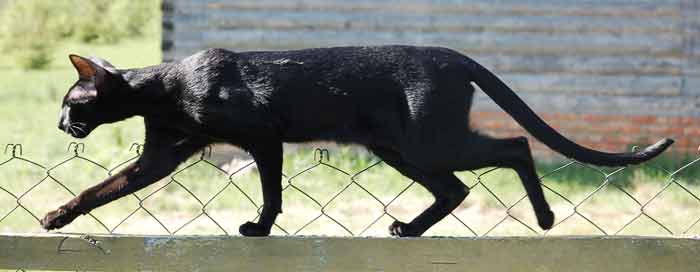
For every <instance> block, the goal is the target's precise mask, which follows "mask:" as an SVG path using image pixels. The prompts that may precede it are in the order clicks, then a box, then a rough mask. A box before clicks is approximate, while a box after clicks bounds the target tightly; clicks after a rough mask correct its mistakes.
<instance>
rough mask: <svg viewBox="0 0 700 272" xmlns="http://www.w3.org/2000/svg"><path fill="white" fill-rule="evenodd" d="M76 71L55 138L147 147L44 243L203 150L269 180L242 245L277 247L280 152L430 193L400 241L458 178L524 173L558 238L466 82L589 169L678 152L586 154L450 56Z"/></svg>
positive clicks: (81, 198) (224, 59) (452, 204)
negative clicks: (376, 164)
mask: <svg viewBox="0 0 700 272" xmlns="http://www.w3.org/2000/svg"><path fill="white" fill-rule="evenodd" d="M70 60H71V62H72V63H73V65H74V66H75V68H76V69H77V70H78V74H79V79H78V81H77V82H76V83H75V84H74V85H73V86H72V87H71V88H70V90H69V91H68V94H66V96H65V98H64V100H63V110H62V112H61V118H60V119H61V120H60V122H59V125H58V127H59V129H61V130H63V131H65V132H66V133H69V134H70V135H72V136H74V137H77V138H83V137H85V136H87V135H88V134H89V133H90V132H91V131H92V130H93V129H95V128H96V127H97V126H99V125H100V124H104V123H112V122H116V121H120V120H123V119H126V118H128V117H131V116H134V115H140V116H143V117H144V122H145V126H146V140H145V146H144V150H143V155H142V156H141V157H140V158H139V160H138V161H137V162H135V163H133V164H132V165H130V166H128V167H126V168H125V169H124V170H122V171H121V172H119V173H118V174H116V175H114V176H112V177H109V178H108V179H107V180H105V181H104V182H102V183H100V184H98V185H96V186H94V187H92V188H89V189H87V190H86V191H84V192H82V193H80V195H78V196H77V197H76V198H75V199H73V200H71V201H70V202H68V203H67V204H65V205H63V206H61V207H60V208H58V209H57V210H55V211H52V212H50V213H48V214H47V215H46V217H44V219H42V220H41V224H42V226H43V227H44V228H45V229H48V230H50V229H56V228H60V227H63V226H64V225H66V224H68V223H70V222H71V221H73V219H75V218H76V217H77V216H78V215H81V214H85V213H87V212H89V211H91V210H92V209H95V208H97V207H100V206H102V205H104V204H106V203H108V202H110V201H113V200H115V199H117V198H120V197H122V196H125V195H127V194H130V193H133V192H135V191H137V190H139V189H141V188H143V187H145V186H148V185H149V184H152V183H154V182H156V181H158V180H159V179H161V178H163V177H165V176H167V175H168V174H169V173H171V172H172V171H173V170H174V169H175V168H176V167H177V166H178V164H180V163H181V162H182V161H184V160H185V159H187V158H188V157H189V156H190V155H192V154H193V153H195V152H196V151H198V150H200V149H201V148H202V147H204V146H206V145H209V144H211V143H214V142H223V143H230V144H234V145H237V146H239V147H241V148H243V149H245V150H247V151H248V152H249V153H250V154H251V155H252V156H253V158H254V159H255V162H256V163H257V165H258V169H259V171H260V179H261V182H262V192H263V200H264V207H263V210H262V215H261V217H260V220H259V221H258V222H257V223H252V222H247V223H245V224H243V225H241V227H240V233H241V234H243V235H246V236H264V235H268V234H269V233H270V228H271V227H272V225H273V223H274V221H275V218H276V217H277V215H278V214H279V213H281V211H282V209H281V207H282V197H281V189H282V187H281V169H282V142H305V141H313V140H332V141H337V142H344V143H356V144H361V145H364V146H366V147H367V148H369V149H370V150H371V151H372V152H373V153H374V154H376V155H377V156H379V157H380V158H381V159H382V160H384V161H385V162H386V163H387V164H388V165H390V166H392V167H394V168H395V169H396V170H398V171H399V172H401V174H403V175H404V176H406V177H408V178H410V179H413V180H415V181H416V182H418V183H420V184H421V185H422V186H424V187H425V188H426V189H427V190H428V191H430V192H431V193H432V194H433V196H434V197H435V202H434V203H433V204H432V205H431V206H430V207H429V208H428V209H427V210H425V211H423V212H422V213H421V214H420V215H418V217H416V218H415V219H413V221H411V222H410V223H403V222H399V221H396V222H394V223H393V224H392V225H391V226H390V227H389V231H390V233H391V234H392V235H396V236H419V235H421V234H422V233H423V232H425V231H426V230H427V229H428V228H430V227H431V226H432V225H433V224H435V223H436V222H438V221H439V220H441V219H442V218H444V217H445V216H446V215H448V214H449V213H450V212H451V211H452V210H453V209H455V208H456V207H457V206H458V205H459V204H460V203H461V202H462V200H464V198H465V197H466V196H467V194H468V193H469V189H468V188H467V187H466V186H465V185H464V184H462V182H460V180H459V179H457V178H456V177H455V176H454V174H453V172H454V171H459V170H472V169H477V168H482V167H490V166H497V167H506V168H512V169H514V170H515V171H516V172H517V173H518V175H519V177H520V180H521V181H522V184H523V186H524V187H525V190H526V191H527V195H528V197H529V199H530V202H531V203H532V207H533V208H534V211H535V215H536V216H537V220H538V223H539V225H540V227H542V228H543V229H549V228H551V227H552V224H553V222H554V214H553V213H552V212H551V210H550V208H549V205H548V204H547V201H546V200H545V198H544V195H543V193H542V188H541V186H540V180H539V178H538V176H537V173H536V172H535V167H534V163H533V160H532V156H531V154H530V148H529V146H528V142H527V139H526V138H525V137H515V138H510V139H493V138H490V137H486V136H484V135H480V134H478V133H477V132H475V131H473V130H472V129H470V127H469V118H468V117H469V115H468V113H469V110H470V106H471V100H472V95H473V93H474V88H473V86H472V85H471V84H470V82H474V83H476V84H477V85H479V86H480V87H481V89H483V90H484V92H486V94H487V95H488V96H489V97H491V98H492V99H493V100H494V101H495V102H496V104H498V105H499V106H500V107H501V108H503V110H505V111H506V112H507V113H508V114H509V115H510V116H512V117H513V118H514V119H515V120H516V121H517V122H518V123H519V124H520V125H521V126H522V127H523V128H525V129H526V130H527V131H528V132H529V133H530V134H532V135H533V136H534V137H535V138H537V139H538V140H540V141H542V142H543V143H544V144H545V145H547V146H548V147H550V148H552V149H553V150H555V151H557V152H559V153H561V154H563V155H565V156H567V157H570V158H573V159H576V160H578V161H581V162H584V163H590V164H595V165H604V166H622V165H628V164H637V163H641V162H644V161H646V160H649V159H651V158H653V157H655V156H656V155H658V154H659V153H661V152H663V151H664V150H665V149H666V148H668V147H669V146H670V145H671V144H672V143H673V141H672V140H670V139H664V140H661V141H659V142H658V143H656V144H654V145H653V146H650V147H648V148H646V149H644V150H642V151H639V152H633V153H604V152H600V151H595V150H591V149H588V148H585V147H582V146H580V145H578V144H576V143H574V142H572V141H570V140H568V139H567V138H565V137H563V136H562V135H560V134H559V133H558V132H556V131H555V130H554V129H552V128H551V127H550V126H549V125H547V124H546V123H545V122H544V121H543V120H542V119H540V118H539V117H538V116H537V115H536V114H535V113H534V112H533V111H532V110H531V109H530V108H529V107H528V106H527V105H526V104H525V103H524V102H523V101H522V100H521V99H520V98H519V97H518V96H517V95H516V94H515V93H513V91H512V90H511V89H510V88H508V86H506V85H505V84H504V83H503V82H501V80H499V79H498V77H496V76H495V75H494V74H492V73H491V72H489V71H488V70H487V69H486V68H484V67H483V66H481V65H479V64H478V63H477V62H475V61H473V60H471V59H470V58H468V57H465V56H463V55H461V54H460V53H457V52H455V51H453V50H450V49H445V48H436V47H413V46H379V47H338V48H319V49H305V50H296V51H281V52H242V53H234V52H231V51H227V50H223V49H209V50H205V51H202V52H199V53H197V54H195V55H192V56H190V57H188V58H185V59H183V60H182V61H178V62H173V63H163V64H160V65H157V66H151V67H146V68H141V69H126V70H119V69H116V68H114V67H113V66H112V65H110V64H109V63H107V62H106V61H104V60H99V59H86V58H82V57H79V56H76V55H71V56H70ZM591 125H595V124H591Z"/></svg>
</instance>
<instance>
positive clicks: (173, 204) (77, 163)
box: [0, 143, 700, 237]
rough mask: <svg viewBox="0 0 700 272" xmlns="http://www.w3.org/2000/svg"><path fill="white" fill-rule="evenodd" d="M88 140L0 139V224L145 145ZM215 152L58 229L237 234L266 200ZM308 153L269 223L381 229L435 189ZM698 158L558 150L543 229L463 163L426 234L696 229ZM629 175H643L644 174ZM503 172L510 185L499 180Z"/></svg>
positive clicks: (244, 172) (308, 228) (17, 220)
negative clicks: (646, 173)
mask: <svg viewBox="0 0 700 272" xmlns="http://www.w3.org/2000/svg"><path fill="white" fill-rule="evenodd" d="M84 152H85V146H84V145H83V144H80V143H71V144H70V145H69V146H68V154H67V157H66V159H64V160H61V161H59V162H57V163H53V164H43V163H39V162H38V161H37V160H33V159H30V158H27V157H25V156H23V150H22V146H21V145H16V144H11V145H7V146H6V148H5V156H6V159H5V160H4V161H2V162H0V173H3V172H4V174H5V176H8V177H19V179H22V180H23V181H18V180H13V179H7V178H6V179H4V180H0V204H1V205H0V207H2V208H0V232H27V231H29V232H31V231H40V229H39V223H38V222H39V219H40V218H41V217H42V216H43V214H44V213H45V212H47V211H49V210H52V209H54V208H56V207H57V206H58V205H60V204H62V203H63V202H66V201H68V200H69V199H68V198H66V197H74V196H75V195H76V193H78V192H79V190H82V189H85V188H87V187H85V188H81V186H84V185H81V184H89V182H93V183H96V182H99V181H100V180H94V181H82V182H81V183H77V182H76V181H75V180H74V178H73V177H76V178H77V177H82V176H81V175H79V173H83V172H89V171H93V172H94V171H96V172H103V173H104V174H105V177H106V176H109V175H112V174H113V173H115V172H116V171H117V170H118V169H120V168H121V167H123V166H125V165H126V164H128V163H130V162H133V161H134V160H136V159H137V158H138V157H139V155H140V152H141V145H139V144H134V145H132V146H131V148H130V149H129V152H130V154H131V156H130V157H129V158H128V159H126V160H124V161H121V162H118V163H115V164H114V165H110V166H107V165H102V164H100V163H98V162H96V161H95V160H92V159H90V157H89V156H88V155H85V153H84ZM210 156H211V148H207V149H205V150H204V151H202V153H201V155H199V156H198V157H195V158H194V159H191V160H189V161H188V162H186V163H184V164H183V165H182V166H181V167H179V168H178V170H176V171H175V172H173V173H172V174H171V175H170V176H169V177H167V178H165V179H163V180H161V181H160V182H158V183H156V184H153V185H151V186H150V187H149V188H147V189H144V190H142V191H140V192H136V193H134V194H132V195H130V196H127V197H124V198H122V199H120V200H118V201H115V203H110V204H107V205H106V206H105V207H102V208H98V209H96V210H94V211H92V212H90V213H88V214H87V215H86V216H82V217H79V218H78V219H77V220H76V222H74V223H73V224H71V225H69V227H67V228H66V229H64V230H61V231H67V232H78V233H85V232H89V233H138V234H169V235H177V234H193V233H196V234H224V235H237V234H238V232H237V229H238V228H237V226H238V225H240V224H242V223H244V222H245V221H254V220H256V219H257V218H258V216H260V212H261V210H262V201H261V199H262V198H261V193H260V188H258V187H259V186H260V185H259V182H258V181H257V179H258V176H257V171H254V169H255V164H254V163H253V162H252V161H244V162H242V163H240V164H238V165H237V166H235V167H223V166H221V165H218V164H217V163H215V162H213V161H212V160H211V159H210ZM309 157H310V158H308V161H307V163H305V164H302V165H297V167H296V168H293V169H291V170H285V171H287V173H283V180H282V182H283V196H284V201H283V202H284V204H283V209H284V210H285V212H284V213H283V214H282V215H281V216H280V217H279V219H278V221H277V223H276V224H275V227H274V229H273V234H274V235H334V236H388V231H387V230H386V227H387V226H388V225H389V224H390V223H391V222H392V221H394V220H402V221H410V219H411V218H412V217H413V216H415V215H417V214H418V213H419V212H420V211H421V210H422V209H423V208H425V207H427V205H429V204H430V202H431V201H432V199H431V197H430V195H429V194H428V193H427V191H425V190H423V189H422V188H421V187H420V186H419V185H417V184H416V183H415V182H414V181H411V180H408V179H405V178H402V179H392V180H391V181H388V182H387V183H385V182H384V181H382V179H384V177H383V175H384V174H385V173H388V172H387V171H391V170H387V169H390V168H389V167H388V166H386V165H384V163H383V162H382V161H380V160H378V159H375V160H374V161H371V162H369V163H367V164H365V165H362V166H361V167H359V168H354V169H347V168H343V167H342V166H339V165H335V164H333V163H332V162H333V160H331V159H330V156H329V152H328V151H327V150H324V149H317V150H316V152H314V155H313V158H311V156H309ZM698 161H700V158H697V159H694V160H692V161H689V162H688V163H687V164H685V165H682V166H681V167H679V168H678V169H675V170H668V169H663V168H662V167H658V166H656V167H654V169H655V170H656V171H657V172H659V173H662V175H661V176H662V179H661V180H663V181H661V182H660V181H658V179H657V181H648V182H646V183H645V182H637V183H635V184H634V185H629V184H623V183H622V182H620V180H621V179H620V178H619V177H621V176H623V175H636V173H637V172H635V171H636V169H635V168H634V167H621V168H615V169H607V168H598V167H593V166H589V165H585V164H582V163H579V162H576V161H568V162H564V163H562V164H561V165H560V166H559V167H556V168H554V169H552V170H551V171H548V172H546V173H543V174H542V176H541V179H542V185H543V188H544V190H545V192H546V196H547V198H548V200H549V201H550V203H551V204H552V207H553V209H554V211H555V214H556V215H557V218H556V221H555V225H554V227H553V228H552V229H550V230H548V231H542V230H541V229H540V228H539V227H538V226H537V224H536V220H535V219H534V216H533V215H532V212H531V208H530V206H529V202H528V201H527V200H526V198H527V197H526V195H525V192H524V190H523V189H522V188H520V187H519V186H516V185H519V183H518V182H517V178H516V176H515V175H514V174H512V173H508V172H507V171H509V170H506V169H499V168H490V169H482V170H479V171H466V172H464V173H461V174H460V177H461V179H462V180H463V182H464V183H465V184H466V185H467V186H468V187H469V188H470V189H471V192H472V193H471V194H470V195H469V196H468V197H467V199H466V200H465V201H464V203H462V205H460V207H459V208H457V209H456V210H455V211H454V212H453V213H452V214H450V215H449V216H448V217H447V218H446V219H444V220H443V221H442V222H440V223H438V224H437V225H436V226H435V227H433V228H432V229H431V230H430V231H429V232H428V233H427V235H441V236H472V237H482V236H503V235H562V234H564V235H569V234H593V235H617V234H635V235H671V236H675V235H679V236H693V235H697V234H698V233H700V226H698V225H700V209H698V208H699V207H700V198H699V197H698V193H699V192H700V190H699V188H700V187H698V186H697V184H696V182H697V181H696V180H694V179H696V178H697V177H693V176H692V175H690V176H688V175H685V173H687V172H688V171H689V170H691V169H693V168H697V167H699V166H698V164H699V163H698ZM224 168H228V169H224ZM572 168H576V169H577V170H576V171H578V172H586V173H587V174H586V176H587V177H591V178H590V179H592V180H593V181H591V182H589V183H591V184H593V185H589V186H583V185H581V186H578V185H577V186H573V187H572V186H562V184H561V183H560V182H557V181H554V180H553V179H554V178H555V176H557V175H559V174H561V173H562V172H565V171H570V170H572ZM285 169H289V168H285ZM88 170H89V171H88ZM503 171H506V172H503ZM16 172H22V173H25V174H26V173H27V172H33V173H34V174H33V175H25V174H21V173H16ZM66 173H67V175H68V176H66ZM691 173H692V172H691ZM636 179H641V180H642V181H643V180H644V177H636ZM494 180H496V181H494ZM504 180H505V181H504ZM508 180H510V181H508ZM85 182H88V183H85ZM504 182H511V183H513V185H506V186H504V185H503V184H504ZM20 183H23V184H24V185H20ZM572 188H573V189H572ZM61 195H65V196H66V197H62V196H61Z"/></svg>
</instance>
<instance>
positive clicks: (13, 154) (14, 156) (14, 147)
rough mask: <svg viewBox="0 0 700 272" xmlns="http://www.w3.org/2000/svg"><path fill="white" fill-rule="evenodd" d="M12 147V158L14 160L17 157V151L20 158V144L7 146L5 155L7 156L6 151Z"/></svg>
mask: <svg viewBox="0 0 700 272" xmlns="http://www.w3.org/2000/svg"><path fill="white" fill-rule="evenodd" d="M10 147H12V157H13V158H16V157H17V150H18V149H19V155H20V156H22V145H21V144H7V145H6V146H5V154H7V150H8V149H9V148H10Z"/></svg>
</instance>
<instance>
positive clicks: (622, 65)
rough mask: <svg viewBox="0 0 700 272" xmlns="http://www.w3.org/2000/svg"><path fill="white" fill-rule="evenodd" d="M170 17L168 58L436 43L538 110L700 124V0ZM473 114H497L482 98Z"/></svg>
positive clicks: (333, 2) (261, 2) (654, 125)
mask: <svg viewBox="0 0 700 272" xmlns="http://www.w3.org/2000/svg"><path fill="white" fill-rule="evenodd" d="M163 10H164V18H163V26H164V34H163V51H164V58H165V60H168V61H170V60H175V59H179V58H182V57H184V56H187V55H189V54H191V53H193V52H196V51H198V50H200V49H203V48H208V47H222V48H229V49H233V50H236V51H245V50H261V49H270V50H277V49H297V48H305V47H326V46H339V45H373V44H397V43H398V44H416V45H438V46H445V47H450V48H453V49H456V50H458V51H461V52H463V53H465V54H467V55H469V56H471V57H473V58H474V59H476V60H478V61H479V62H481V63H482V64H484V65H485V66H487V67H489V68H491V69H492V70H493V71H495V72H496V73H497V74H499V75H500V76H501V77H502V78H503V79H504V81H506V82H507V83H508V84H509V85H511V86H512V87H513V88H514V89H515V90H517V92H518V94H520V95H521V96H522V97H523V99H524V100H525V101H526V102H528V104H530V105H531V106H532V108H533V109H535V111H537V112H538V113H545V114H547V113H548V114H550V116H557V114H559V113H561V114H564V113H565V114H577V115H578V116H585V115H594V116H597V115H604V116H607V115H615V116H619V115H622V116H652V117H667V118H672V119H673V118H691V119H692V120H690V121H688V122H690V124H691V125H700V106H699V105H700V0H583V1H582V0H498V1H493V0H405V1H399V0H383V1H379V0H354V1H347V0H236V1H223V0H221V1H217V0H164V3H163ZM475 109H476V110H477V111H479V112H500V109H498V108H497V106H496V105H495V104H494V103H493V102H491V101H490V100H489V99H488V98H487V97H485V96H484V95H478V96H477V100H476V102H475ZM582 118H583V117H582ZM501 119H503V120H505V119H507V117H506V116H505V115H498V116H497V118H496V119H494V120H492V121H494V122H501V121H502V120H501ZM555 119H557V118H554V117H549V120H548V121H552V122H553V123H554V125H555V126H556V127H558V128H560V129H563V130H565V133H566V134H569V135H572V134H573V136H574V138H576V137H578V138H581V137H583V138H582V139H583V140H590V142H593V145H596V143H595V142H596V141H597V140H596V139H595V137H596V134H595V133H594V132H591V131H585V130H584V131H579V130H578V129H575V128H568V127H567V123H566V122H564V121H566V120H563V121H562V120H558V119H557V120H555ZM589 119H590V118H589ZM594 119H595V118H594ZM499 120H501V121H499ZM683 120H684V119H678V120H676V119H673V120H671V123H679V124H680V123H683ZM489 121H490V119H486V121H485V122H486V123H488V122H489ZM557 121H562V124H557ZM476 122H480V121H479V120H478V119H477V121H476ZM568 122H571V120H569V121H568ZM587 122H590V121H586V120H583V119H582V120H581V121H580V123H581V124H579V125H578V126H583V127H585V126H586V123H587ZM482 123H483V122H482ZM590 125H595V124H590ZM477 126H481V127H483V126H484V125H483V124H477ZM486 126H488V125H486ZM508 126H510V125H506V127H508ZM614 126H630V127H649V128H650V129H649V130H644V129H642V130H641V131H640V132H639V134H644V135H641V136H640V137H636V138H633V139H630V140H631V141H632V142H635V141H636V142H648V141H647V140H645V139H647V138H649V139H653V140H655V138H657V136H658V137H661V136H674V137H676V138H689V139H688V140H686V142H683V144H685V145H687V146H689V147H690V146H692V147H693V148H694V147H696V146H697V145H698V144H700V140H698V141H695V140H691V139H690V138H698V139H700V137H696V136H700V134H698V135H694V134H693V132H692V131H690V132H689V131H685V130H682V128H684V127H687V125H673V126H669V121H668V120H665V121H659V122H657V121H654V122H643V123H639V122H629V123H625V124H616V125H614ZM491 129H493V128H491ZM498 131H499V129H498V128H496V132H497V133H496V134H499V133H498ZM500 131H501V132H503V133H500V134H503V135H509V134H517V133H516V132H513V133H511V132H507V131H506V130H502V129H501V130H500ZM504 131H505V132H504ZM655 131H657V132H655ZM579 134H580V135H579ZM657 134H658V135H657ZM668 134H671V135H668ZM642 136H643V137H642ZM591 137H594V138H593V139H591ZM597 137H598V138H601V137H603V136H602V135H598V136H597ZM603 138H605V137H603ZM613 148H614V147H613ZM620 148H626V147H624V146H621V147H620Z"/></svg>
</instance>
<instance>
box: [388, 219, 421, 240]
mask: <svg viewBox="0 0 700 272" xmlns="http://www.w3.org/2000/svg"><path fill="white" fill-rule="evenodd" d="M389 234H391V236H398V237H417V236H420V235H421V234H423V233H422V232H419V231H417V230H416V229H415V227H414V226H412V225H411V224H406V223H403V222H401V221H394V223H392V224H391V225H390V226H389Z"/></svg>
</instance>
